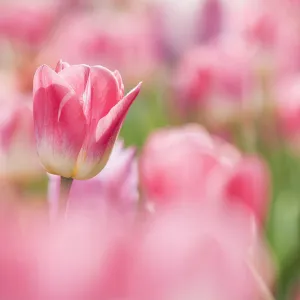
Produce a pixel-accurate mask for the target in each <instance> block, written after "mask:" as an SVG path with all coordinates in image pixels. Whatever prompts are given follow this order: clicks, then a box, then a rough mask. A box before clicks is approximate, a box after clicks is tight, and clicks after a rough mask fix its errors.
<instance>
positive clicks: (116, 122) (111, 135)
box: [74, 83, 141, 179]
mask: <svg viewBox="0 0 300 300" xmlns="http://www.w3.org/2000/svg"><path fill="white" fill-rule="evenodd" d="M140 88H141V83H140V84H138V85H137V86H136V87H135V88H134V89H133V90H132V91H131V92H129V93H128V94H127V95H126V96H125V97H124V98H123V99H122V100H121V101H119V102H118V103H117V104H116V105H115V106H114V107H113V108H112V109H111V110H110V112H109V113H108V114H107V115H106V116H105V117H103V118H102V119H100V121H99V122H98V124H97V129H96V132H95V140H91V141H89V143H87V144H85V145H84V147H83V149H82V151H81V154H82V155H79V158H78V161H77V168H76V175H75V177H74V178H75V179H88V178H92V177H94V176H96V175H97V174H98V173H99V172H100V171H101V170H102V169H103V167H104V166H105V164H106V162H107V160H108V158H109V156H110V152H111V150H112V147H113V145H114V142H115V140H116V138H117V136H118V133H119V131H120V128H121V126H122V123H123V121H124V118H125V116H126V114H127V112H128V110H129V108H130V106H131V104H132V103H133V101H134V100H135V98H136V97H137V95H138V94H139V92H140Z"/></svg>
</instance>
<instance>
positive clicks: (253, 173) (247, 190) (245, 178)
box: [224, 157, 270, 221]
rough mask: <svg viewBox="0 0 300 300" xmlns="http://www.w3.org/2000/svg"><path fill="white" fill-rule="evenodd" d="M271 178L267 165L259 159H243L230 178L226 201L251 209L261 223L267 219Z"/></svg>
mask: <svg viewBox="0 0 300 300" xmlns="http://www.w3.org/2000/svg"><path fill="white" fill-rule="evenodd" d="M269 179H270V176H269V173H268V171H267V168H266V166H265V164H264V163H263V162H262V161H261V160H259V159H258V158H257V157H246V158H243V159H241V160H240V161H239V162H238V163H237V164H236V165H235V166H234V168H233V170H232V172H231V174H230V175H229V176H228V181H227V183H226V184H225V187H224V199H227V200H228V201H233V202H237V203H240V204H242V205H244V206H246V207H247V208H249V209H250V211H252V212H253V213H254V215H255V217H256V218H257V219H258V220H259V221H264V220H265V219H266V214H267V212H268V204H269V203H268V200H269V195H268V193H269V190H270V189H269V187H270V182H269Z"/></svg>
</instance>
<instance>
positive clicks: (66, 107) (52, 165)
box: [33, 65, 86, 177]
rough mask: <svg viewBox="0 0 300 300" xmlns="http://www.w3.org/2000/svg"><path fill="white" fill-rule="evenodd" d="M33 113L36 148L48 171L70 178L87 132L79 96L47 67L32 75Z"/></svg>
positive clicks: (42, 67)
mask: <svg viewBox="0 0 300 300" xmlns="http://www.w3.org/2000/svg"><path fill="white" fill-rule="evenodd" d="M33 90H34V94H33V96H34V103H33V114H34V123H35V134H36V143H37V150H38V154H39V156H40V160H41V162H42V164H43V165H44V167H45V168H46V169H47V171H48V172H49V173H52V174H60V175H62V176H65V177H70V176H71V175H72V171H73V168H74V165H75V162H76V159H77V156H78V153H79V151H80V149H81V147H82V144H83V140H84V137H85V134H86V121H85V117H84V114H83V111H82V107H81V105H80V103H79V100H78V97H77V96H76V94H75V93H74V91H73V90H72V88H70V86H69V85H68V84H67V83H66V82H65V81H64V80H63V79H62V78H61V77H60V76H59V75H58V74H57V73H55V72H54V71H53V70H52V69H50V68H49V67H48V66H45V65H44V66H41V67H40V68H39V69H38V70H37V72H36V74H35V76H34V86H33Z"/></svg>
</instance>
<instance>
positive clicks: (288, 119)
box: [276, 76, 300, 148]
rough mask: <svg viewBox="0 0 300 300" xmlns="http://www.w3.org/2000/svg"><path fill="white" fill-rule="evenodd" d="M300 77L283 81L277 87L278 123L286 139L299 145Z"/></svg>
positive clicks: (292, 143)
mask: <svg viewBox="0 0 300 300" xmlns="http://www.w3.org/2000/svg"><path fill="white" fill-rule="evenodd" d="M299 84H300V78H299V77H298V76H297V77H293V78H290V79H289V80H286V81H282V82H281V84H280V86H279V87H278V88H277V95H276V101H277V102H276V105H277V114H276V115H277V118H278V120H277V124H278V127H279V128H278V129H279V132H280V133H281V136H282V138H283V139H284V140H286V141H288V142H289V143H290V144H291V145H294V146H296V148H298V147H299V145H300V144H299V143H300V131H299V128H300V88H299V87H300V85H299Z"/></svg>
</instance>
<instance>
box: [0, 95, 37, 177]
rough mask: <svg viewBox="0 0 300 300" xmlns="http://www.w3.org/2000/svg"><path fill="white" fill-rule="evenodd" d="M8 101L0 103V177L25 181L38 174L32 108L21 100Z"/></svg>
mask: <svg viewBox="0 0 300 300" xmlns="http://www.w3.org/2000/svg"><path fill="white" fill-rule="evenodd" d="M10 97H14V96H13V95H10ZM20 97H21V96H20ZM10 100H11V102H10V103H9V102H7V101H5V102H3V103H1V112H0V177H1V178H2V179H9V180H22V181H26V180H29V179H32V178H36V177H37V176H40V175H41V173H42V168H41V167H40V164H39V160H38V156H37V154H36V147H35V142H34V131H33V118H32V110H31V109H30V108H29V105H27V104H26V101H25V100H23V99H21V100H23V101H24V102H21V101H13V99H10Z"/></svg>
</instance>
